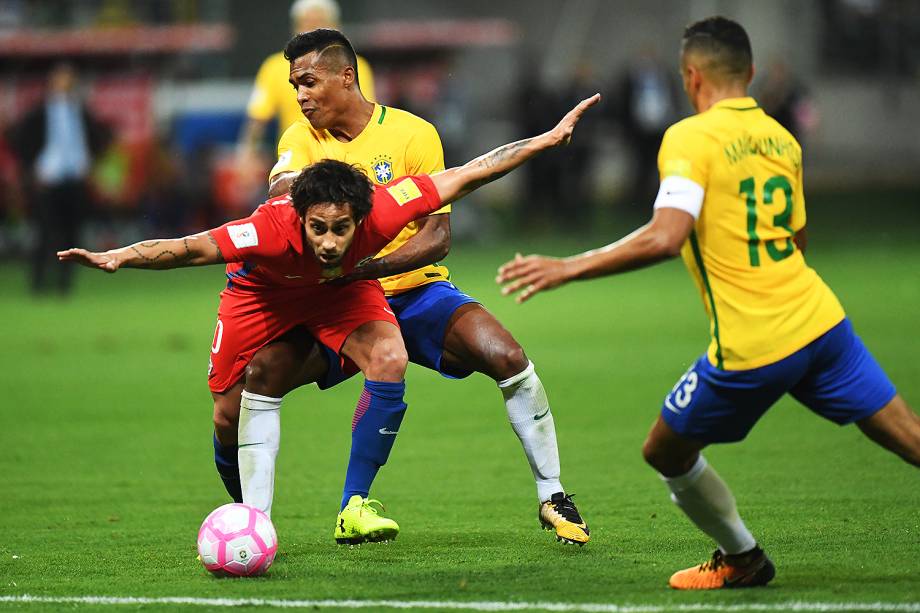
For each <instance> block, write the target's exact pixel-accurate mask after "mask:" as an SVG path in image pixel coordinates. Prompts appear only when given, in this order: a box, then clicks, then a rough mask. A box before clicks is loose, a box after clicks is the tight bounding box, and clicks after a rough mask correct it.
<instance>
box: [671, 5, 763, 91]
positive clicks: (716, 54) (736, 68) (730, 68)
mask: <svg viewBox="0 0 920 613" xmlns="http://www.w3.org/2000/svg"><path fill="white" fill-rule="evenodd" d="M682 48H683V52H684V53H685V54H686V53H700V54H702V55H705V56H707V58H708V61H707V68H708V69H709V70H711V71H713V72H714V73H717V74H721V75H722V76H724V77H727V78H730V79H748V78H750V75H751V70H752V68H753V66H752V65H753V54H752V53H751V41H750V39H749V38H748V35H747V32H745V31H744V28H743V27H741V24H739V23H737V22H735V21H732V20H731V19H728V18H726V17H718V16H717V17H709V18H707V19H702V20H700V21H697V22H694V23H691V24H690V25H689V26H687V27H686V29H685V30H684V37H683V47H682Z"/></svg>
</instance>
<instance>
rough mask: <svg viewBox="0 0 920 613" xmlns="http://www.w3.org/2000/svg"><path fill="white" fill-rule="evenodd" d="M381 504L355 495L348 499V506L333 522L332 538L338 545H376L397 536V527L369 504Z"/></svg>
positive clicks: (381, 506)
mask: <svg viewBox="0 0 920 613" xmlns="http://www.w3.org/2000/svg"><path fill="white" fill-rule="evenodd" d="M372 503H373V504H377V505H380V508H381V509H383V504H381V502H380V501H379V500H373V499H371V498H362V497H361V496H358V495H355V496H352V497H351V498H349V499H348V504H347V505H345V508H344V509H342V512H341V513H339V516H338V517H337V518H336V520H335V530H334V531H333V533H332V536H333V537H335V542H336V543H338V544H339V545H358V544H360V543H377V542H380V541H389V540H392V539H395V538H396V535H397V534H399V525H398V524H397V523H396V522H395V521H393V520H392V519H389V518H387V517H382V516H380V514H379V513H378V512H377V509H376V508H374V507H373V506H371V504H372Z"/></svg>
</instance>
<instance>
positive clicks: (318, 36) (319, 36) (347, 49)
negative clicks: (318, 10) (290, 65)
mask: <svg viewBox="0 0 920 613" xmlns="http://www.w3.org/2000/svg"><path fill="white" fill-rule="evenodd" d="M327 49H329V50H332V51H335V52H338V53H339V55H340V58H341V61H342V64H344V65H347V66H351V67H352V68H353V69H354V71H355V82H357V79H358V56H357V55H356V54H355V48H354V47H352V46H351V42H349V40H348V38H346V37H345V35H344V34H342V33H341V32H339V31H338V30H333V29H330V28H317V29H316V30H310V31H309V32H301V33H300V34H295V35H294V37H293V38H291V40H289V41H288V42H287V44H286V45H285V46H284V58H285V59H286V60H287V61H289V62H293V61H294V60H296V59H297V58H299V57H303V56H305V55H306V54H308V53H312V52H314V51H316V52H318V53H320V54H323V53H324V52H325V51H326V50H327Z"/></svg>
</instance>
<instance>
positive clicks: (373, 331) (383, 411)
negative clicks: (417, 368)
mask: <svg viewBox="0 0 920 613" xmlns="http://www.w3.org/2000/svg"><path fill="white" fill-rule="evenodd" d="M342 353H343V354H344V355H345V356H347V357H348V358H350V359H351V360H352V361H354V363H355V364H357V366H358V368H360V369H361V370H362V371H363V372H364V376H365V380H364V390H363V391H362V393H361V397H360V398H359V399H358V404H357V407H356V408H355V414H354V418H353V419H352V422H351V452H350V456H349V459H348V470H347V472H346V475H345V487H344V490H343V493H342V507H341V508H343V509H344V508H345V506H346V505H347V504H348V501H349V499H350V498H351V497H352V496H360V497H361V498H366V497H367V495H368V494H369V493H370V489H371V485H372V484H373V482H374V478H375V477H376V476H377V472H378V471H379V470H380V467H381V466H383V465H384V464H386V462H387V459H388V458H389V456H390V451H391V450H392V449H393V443H394V442H395V441H396V435H397V433H398V432H399V426H400V424H402V419H403V416H404V415H405V413H406V408H407V407H406V403H405V402H404V401H403V396H404V394H405V390H406V385H405V382H404V380H403V379H404V378H405V374H406V366H407V365H408V361H409V357H408V355H407V354H406V348H405V345H404V344H403V340H402V336H401V335H400V333H399V328H398V327H397V326H396V325H395V324H393V323H390V322H387V321H370V322H367V323H364V324H362V325H361V326H359V327H358V328H357V329H356V330H355V331H354V332H352V333H351V334H350V335H349V336H348V338H347V339H346V340H345V344H344V345H343V346H342Z"/></svg>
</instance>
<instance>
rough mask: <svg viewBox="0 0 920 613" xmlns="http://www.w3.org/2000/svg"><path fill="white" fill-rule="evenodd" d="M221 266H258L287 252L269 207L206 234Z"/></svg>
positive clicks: (281, 233) (282, 233) (284, 241)
mask: <svg viewBox="0 0 920 613" xmlns="http://www.w3.org/2000/svg"><path fill="white" fill-rule="evenodd" d="M210 235H211V236H212V237H213V238H214V240H215V241H216V242H217V247H218V249H220V253H221V255H222V256H223V258H224V261H225V262H243V261H246V260H248V261H253V262H259V261H263V260H266V259H271V258H273V257H277V256H279V255H281V254H282V253H284V251H285V250H286V249H287V240H286V238H285V236H284V232H283V228H280V227H279V224H278V223H277V220H275V219H274V218H273V215H272V214H271V205H263V206H261V207H259V208H258V209H257V210H256V212H255V213H253V214H252V215H250V216H249V217H246V218H244V219H237V220H235V221H230V222H227V223H225V224H224V225H222V226H220V227H219V228H215V229H213V230H211V231H210Z"/></svg>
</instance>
